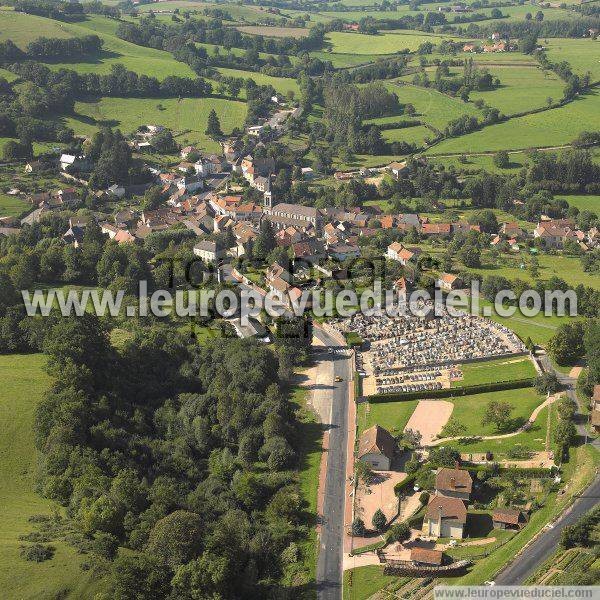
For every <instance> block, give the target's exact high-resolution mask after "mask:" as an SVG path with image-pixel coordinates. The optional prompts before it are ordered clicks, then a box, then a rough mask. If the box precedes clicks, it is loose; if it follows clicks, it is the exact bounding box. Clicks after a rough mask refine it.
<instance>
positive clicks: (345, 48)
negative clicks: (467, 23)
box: [325, 30, 451, 55]
mask: <svg viewBox="0 0 600 600" xmlns="http://www.w3.org/2000/svg"><path fill="white" fill-rule="evenodd" d="M449 38H451V36H438V35H435V34H427V33H423V32H421V31H418V32H417V31H404V30H397V31H388V32H386V33H380V34H379V35H363V34H360V33H344V32H341V31H333V32H331V33H328V34H327V35H326V36H325V39H326V40H327V41H328V42H329V43H330V44H331V46H332V49H333V52H337V53H339V54H371V55H377V54H394V53H397V52H400V51H401V50H406V49H408V50H410V51H411V52H414V51H415V50H417V48H418V47H419V46H420V45H421V44H423V43H424V42H432V43H434V44H439V43H440V42H441V41H442V40H443V39H449Z"/></svg>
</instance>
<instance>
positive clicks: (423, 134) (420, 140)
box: [381, 125, 435, 148]
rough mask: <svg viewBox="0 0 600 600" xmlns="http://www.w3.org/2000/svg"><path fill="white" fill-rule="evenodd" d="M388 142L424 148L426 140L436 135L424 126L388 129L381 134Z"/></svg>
mask: <svg viewBox="0 0 600 600" xmlns="http://www.w3.org/2000/svg"><path fill="white" fill-rule="evenodd" d="M381 135H382V137H383V139H384V140H385V141H386V142H407V143H408V144H412V143H414V144H416V145H417V148H419V147H422V146H423V144H424V143H425V139H426V138H433V137H434V136H435V134H434V133H433V132H432V131H431V130H430V129H427V127H425V126H424V125H419V126H417V127H403V128H402V129H386V130H385V131H382V132H381Z"/></svg>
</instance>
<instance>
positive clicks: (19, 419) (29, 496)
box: [0, 354, 98, 599]
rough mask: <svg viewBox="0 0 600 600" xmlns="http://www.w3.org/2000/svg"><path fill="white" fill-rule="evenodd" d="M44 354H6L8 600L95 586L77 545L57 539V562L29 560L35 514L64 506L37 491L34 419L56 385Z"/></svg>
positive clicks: (3, 555)
mask: <svg viewBox="0 0 600 600" xmlns="http://www.w3.org/2000/svg"><path fill="white" fill-rule="evenodd" d="M44 361H45V359H44V357H43V356H42V355H39V354H30V355H20V354H17V355H8V356H0V381H2V384H3V385H2V390H3V391H2V394H0V507H1V509H2V520H1V521H0V585H1V586H2V597H3V598H19V599H21V598H23V599H25V598H27V599H33V598H58V597H60V598H91V597H93V596H94V593H95V591H98V590H95V589H94V588H95V586H94V585H93V584H92V583H91V582H90V579H89V576H88V575H86V573H85V572H84V571H82V570H81V569H80V566H79V564H80V562H81V559H80V558H79V556H78V554H77V552H76V551H75V549H73V548H71V547H70V546H67V545H66V544H65V543H64V542H61V541H54V542H52V545H54V546H55V547H56V554H55V556H54V558H53V559H52V560H49V561H46V562H43V563H35V562H28V561H26V560H23V559H22V558H21V557H20V556H19V548H20V546H21V545H22V544H23V542H21V541H20V540H19V536H20V535H22V534H25V533H27V532H29V531H31V530H32V526H31V525H30V523H29V522H28V519H29V517H30V516H31V515H35V514H47V515H49V514H52V513H53V511H55V510H57V509H58V508H59V507H58V506H57V505H56V504H54V503H53V502H50V501H48V500H45V499H43V498H41V497H40V496H38V495H37V494H36V493H35V492H34V484H35V480H34V479H35V478H34V474H35V468H36V449H35V447H34V445H33V432H32V427H33V419H34V411H35V407H36V405H37V403H38V402H39V401H40V399H41V398H42V396H43V394H44V393H45V391H46V390H47V389H48V386H49V385H50V379H49V377H48V376H47V375H46V373H45V372H44Z"/></svg>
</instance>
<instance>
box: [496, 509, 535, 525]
mask: <svg viewBox="0 0 600 600" xmlns="http://www.w3.org/2000/svg"><path fill="white" fill-rule="evenodd" d="M492 521H493V523H494V529H522V528H523V527H524V526H525V524H526V523H527V519H526V517H525V514H524V513H523V512H522V511H520V510H517V509H516V508H496V509H495V510H494V512H493V513H492Z"/></svg>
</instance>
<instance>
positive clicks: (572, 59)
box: [543, 38, 600, 81]
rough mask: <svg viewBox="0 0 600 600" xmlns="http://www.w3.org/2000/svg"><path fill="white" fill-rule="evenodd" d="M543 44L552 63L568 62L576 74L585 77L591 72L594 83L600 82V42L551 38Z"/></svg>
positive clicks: (586, 39)
mask: <svg viewBox="0 0 600 600" xmlns="http://www.w3.org/2000/svg"><path fill="white" fill-rule="evenodd" d="M543 43H544V47H545V48H546V49H547V50H546V54H547V56H548V58H549V59H550V60H551V61H553V62H560V61H562V60H566V61H567V62H568V63H569V64H570V65H571V68H572V69H573V71H574V72H575V73H578V74H579V75H584V74H585V73H587V72H588V71H589V72H590V74H591V79H592V81H598V80H600V41H599V40H592V39H590V38H585V39H562V38H550V39H548V40H543Z"/></svg>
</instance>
